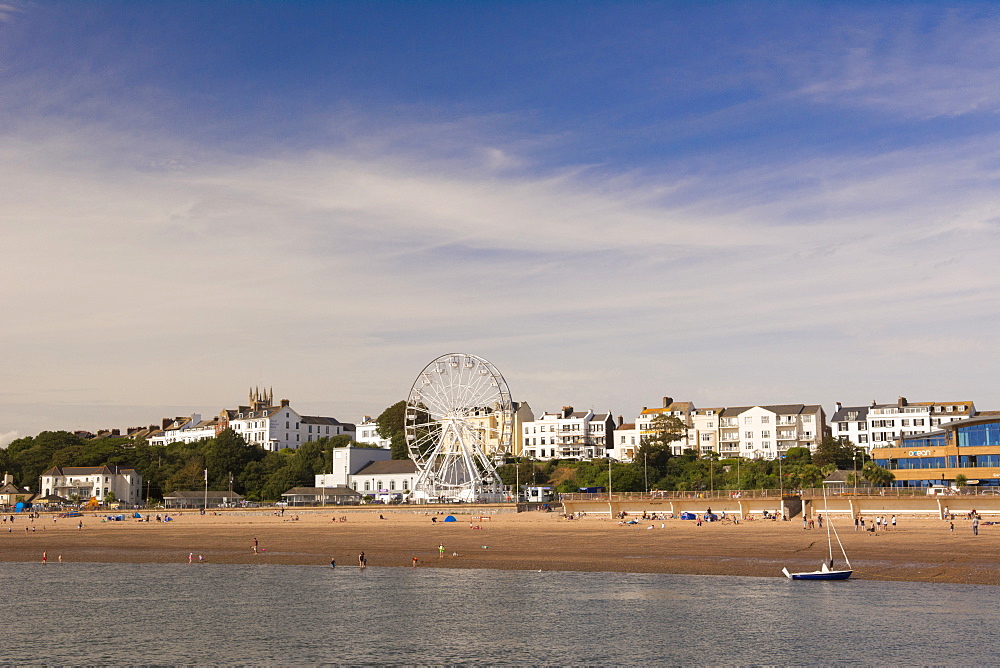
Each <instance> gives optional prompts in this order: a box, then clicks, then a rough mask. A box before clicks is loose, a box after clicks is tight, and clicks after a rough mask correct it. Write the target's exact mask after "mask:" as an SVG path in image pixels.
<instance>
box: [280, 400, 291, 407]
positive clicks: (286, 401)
mask: <svg viewBox="0 0 1000 668" xmlns="http://www.w3.org/2000/svg"><path fill="white" fill-rule="evenodd" d="M289 403H290V402H289V401H288V399H282V400H281V407H282V408H288V404H289Z"/></svg>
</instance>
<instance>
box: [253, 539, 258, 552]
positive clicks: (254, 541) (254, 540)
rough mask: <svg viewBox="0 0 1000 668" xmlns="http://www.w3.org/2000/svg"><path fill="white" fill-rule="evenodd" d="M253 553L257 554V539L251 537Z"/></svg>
mask: <svg viewBox="0 0 1000 668" xmlns="http://www.w3.org/2000/svg"><path fill="white" fill-rule="evenodd" d="M253 553H254V554H257V539H256V538H254V539H253Z"/></svg>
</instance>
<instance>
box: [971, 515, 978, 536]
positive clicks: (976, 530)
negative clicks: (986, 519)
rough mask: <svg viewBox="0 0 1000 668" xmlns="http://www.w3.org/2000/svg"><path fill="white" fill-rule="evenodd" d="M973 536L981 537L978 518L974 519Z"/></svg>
mask: <svg viewBox="0 0 1000 668" xmlns="http://www.w3.org/2000/svg"><path fill="white" fill-rule="evenodd" d="M972 535H973V536H978V535H979V517H978V516H977V517H974V518H973V519H972Z"/></svg>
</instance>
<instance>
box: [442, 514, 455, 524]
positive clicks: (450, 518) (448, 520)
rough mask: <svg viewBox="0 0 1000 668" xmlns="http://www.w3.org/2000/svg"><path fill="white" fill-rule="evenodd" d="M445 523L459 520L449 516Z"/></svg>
mask: <svg viewBox="0 0 1000 668" xmlns="http://www.w3.org/2000/svg"><path fill="white" fill-rule="evenodd" d="M444 521H445V522H457V521H458V520H456V519H455V516H454V515H448V517H446V518H444Z"/></svg>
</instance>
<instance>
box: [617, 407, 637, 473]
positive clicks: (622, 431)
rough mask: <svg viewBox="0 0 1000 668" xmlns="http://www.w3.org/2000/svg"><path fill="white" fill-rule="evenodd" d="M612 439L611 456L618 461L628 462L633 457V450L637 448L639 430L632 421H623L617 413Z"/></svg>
mask: <svg viewBox="0 0 1000 668" xmlns="http://www.w3.org/2000/svg"><path fill="white" fill-rule="evenodd" d="M612 440H613V441H614V444H615V445H614V448H612V454H611V456H612V457H614V458H615V459H617V460H618V461H620V462H630V461H632V460H633V459H634V458H635V452H636V450H638V449H639V430H638V429H636V428H635V423H634V422H625V419H624V418H623V417H622V416H620V415H619V416H618V426H617V427H615V433H614V436H613V437H612Z"/></svg>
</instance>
